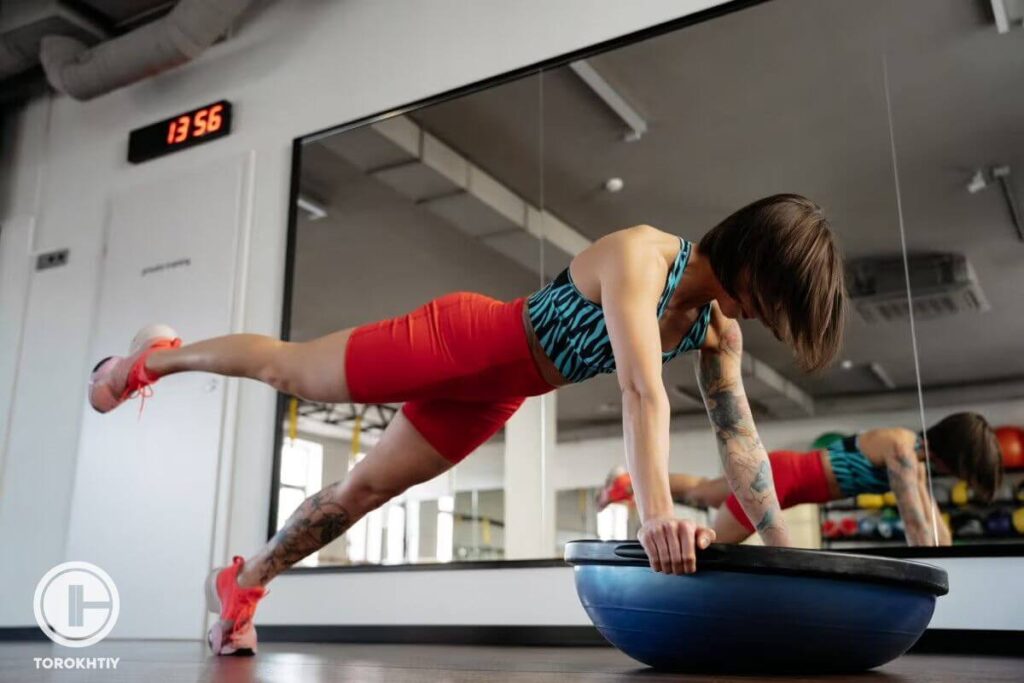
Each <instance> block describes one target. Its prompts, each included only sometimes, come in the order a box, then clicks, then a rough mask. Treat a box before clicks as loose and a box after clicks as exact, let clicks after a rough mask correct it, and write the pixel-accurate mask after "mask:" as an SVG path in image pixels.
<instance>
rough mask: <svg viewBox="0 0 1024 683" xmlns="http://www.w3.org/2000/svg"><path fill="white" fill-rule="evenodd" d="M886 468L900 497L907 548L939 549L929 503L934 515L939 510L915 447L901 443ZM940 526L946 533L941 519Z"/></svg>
mask: <svg viewBox="0 0 1024 683" xmlns="http://www.w3.org/2000/svg"><path fill="white" fill-rule="evenodd" d="M885 465H886V470H887V471H888V473H889V486H890V487H891V488H892V492H893V493H894V494H895V495H896V506H897V507H898V508H899V510H900V517H902V518H903V528H904V531H905V533H906V535H907V545H935V544H936V543H935V541H936V538H935V531H934V529H933V527H932V523H931V520H930V519H929V516H928V514H927V513H926V511H927V509H928V507H929V503H931V507H932V514H935V515H938V509H937V508H936V507H935V506H934V502H933V501H931V495H930V494H929V493H928V492H927V490H925V482H924V476H923V472H924V470H923V469H922V468H921V467H919V463H918V461H917V454H916V453H914V447H913V445H912V444H910V443H908V442H904V441H902V440H898V441H897V442H896V443H894V444H893V448H892V449H891V450H890V451H889V454H888V455H887V456H886V463H885ZM936 522H937V523H938V525H939V527H941V528H942V529H945V526H946V525H945V524H943V523H942V522H941V520H939V519H938V518H937V517H936ZM939 533H940V536H939V539H938V540H939V541H940V542H941V540H942V536H941V534H942V532H941V531H940V532H939Z"/></svg>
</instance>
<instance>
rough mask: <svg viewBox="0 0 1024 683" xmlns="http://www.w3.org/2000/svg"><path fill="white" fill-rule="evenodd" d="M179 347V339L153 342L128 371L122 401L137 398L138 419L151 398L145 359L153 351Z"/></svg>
mask: <svg viewBox="0 0 1024 683" xmlns="http://www.w3.org/2000/svg"><path fill="white" fill-rule="evenodd" d="M180 346H181V339H179V338H174V339H171V340H170V341H167V340H164V339H161V340H159V341H156V342H154V343H153V344H151V345H150V346H149V348H147V349H146V350H145V351H143V352H142V355H140V356H139V357H138V358H137V359H136V360H135V363H134V364H133V365H132V367H131V368H130V369H129V370H128V378H127V381H126V382H125V387H124V394H123V395H122V396H121V398H122V400H127V399H132V398H139V399H141V401H140V402H139V415H138V419H140V420H141V419H142V411H143V409H144V408H145V407H146V399H147V398H152V397H153V387H152V386H151V384H152V382H151V381H150V379H149V378H148V377H147V376H146V359H147V358H149V356H150V354H152V353H153V352H154V351H161V350H164V349H176V348H178V347H180ZM133 384H134V385H135V386H136V387H137V388H136V389H134V390H132V389H131V386H132V385H133Z"/></svg>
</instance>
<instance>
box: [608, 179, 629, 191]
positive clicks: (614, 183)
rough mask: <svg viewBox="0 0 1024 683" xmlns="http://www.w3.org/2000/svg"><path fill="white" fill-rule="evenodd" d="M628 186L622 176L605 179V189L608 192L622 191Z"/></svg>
mask: <svg viewBox="0 0 1024 683" xmlns="http://www.w3.org/2000/svg"><path fill="white" fill-rule="evenodd" d="M625 186H626V183H624V182H623V181H622V178H609V179H608V180H606V181H604V189H605V191H607V192H612V193H615V192H621V191H622V188H623V187H625Z"/></svg>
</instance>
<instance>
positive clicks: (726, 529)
mask: <svg viewBox="0 0 1024 683" xmlns="http://www.w3.org/2000/svg"><path fill="white" fill-rule="evenodd" d="M752 534H753V532H752V531H751V530H750V529H748V528H747V527H745V526H744V525H743V524H740V522H739V520H737V519H736V516H735V515H734V514H733V513H732V511H731V510H730V509H729V507H728V506H726V505H723V506H722V507H720V508H718V514H717V515H716V516H715V543H742V542H743V541H745V540H747V539H748V538H750V536H751V535H752Z"/></svg>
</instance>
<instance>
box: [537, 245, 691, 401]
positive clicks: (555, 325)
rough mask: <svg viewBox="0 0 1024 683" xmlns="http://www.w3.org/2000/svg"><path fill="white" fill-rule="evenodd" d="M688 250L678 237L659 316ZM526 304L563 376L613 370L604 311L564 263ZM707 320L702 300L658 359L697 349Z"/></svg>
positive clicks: (580, 376)
mask: <svg viewBox="0 0 1024 683" xmlns="http://www.w3.org/2000/svg"><path fill="white" fill-rule="evenodd" d="M692 249H693V245H692V244H691V243H690V242H687V241H686V240H684V239H682V238H680V240H679V253H678V254H677V255H676V260H675V262H674V263H673V264H672V267H671V268H670V269H669V271H668V278H667V279H666V281H665V289H664V291H662V293H661V298H660V299H658V319H659V320H660V319H661V316H662V315H663V314H664V313H665V307H666V306H667V305H668V302H669V299H671V298H672V293H673V292H675V291H676V287H677V286H678V285H679V280H680V279H681V278H682V276H683V271H684V270H685V269H686V263H687V262H688V261H689V259H690V252H691V250H692ZM526 305H527V314H528V315H529V317H530V324H531V325H532V327H533V331H534V334H535V335H536V336H537V342H538V343H539V344H540V347H541V348H542V349H544V353H545V354H547V357H548V358H550V359H551V362H552V363H554V364H555V367H556V368H558V371H559V372H560V373H562V376H563V377H565V379H567V380H568V381H569V382H582V381H583V380H585V379H590V378H591V377H594V376H595V375H598V374H601V373H610V372H615V356H614V355H613V354H612V342H611V339H609V337H608V330H607V328H606V327H605V320H604V311H603V310H602V309H601V306H600V304H596V303H594V302H593V301H590V300H589V299H587V298H586V297H585V296H583V294H582V293H581V292H580V291H579V290H578V289H576V285H575V284H574V283H573V281H572V275H570V274H569V269H568V268H566V269H565V270H563V271H562V272H561V273H560V274H559V275H558V277H556V278H555V279H554V280H553V281H551V282H550V283H548V285H547V286H545V287H544V288H543V289H541V290H539V291H537V292H536V293H534V294H533V295H532V296H531V297H530V298H529V300H528V301H527V304H526ZM710 322H711V304H706V305H704V306H703V307H702V308H701V309H700V313H699V314H698V315H697V320H695V321H694V323H693V326H692V327H691V328H690V331H689V332H688V333H687V334H686V336H685V337H683V340H682V341H681V342H679V345H678V346H676V347H675V348H674V349H672V350H671V351H667V352H665V351H663V352H662V354H661V362H662V363H667V362H668V361H670V360H672V359H673V358H675V357H676V356H678V355H679V354H680V353H683V352H685V351H692V350H694V349H698V348H700V346H701V345H702V344H703V343H704V338H705V337H706V336H707V332H708V325H709V323H710Z"/></svg>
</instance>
